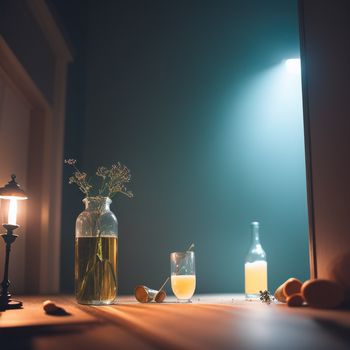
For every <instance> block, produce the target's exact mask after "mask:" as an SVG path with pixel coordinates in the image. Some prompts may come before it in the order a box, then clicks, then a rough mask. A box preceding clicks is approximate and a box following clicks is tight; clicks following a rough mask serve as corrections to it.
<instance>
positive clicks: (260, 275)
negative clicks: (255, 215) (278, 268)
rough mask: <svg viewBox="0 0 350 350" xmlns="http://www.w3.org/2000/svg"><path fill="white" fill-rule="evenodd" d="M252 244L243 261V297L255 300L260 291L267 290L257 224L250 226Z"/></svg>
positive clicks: (265, 264) (264, 258)
mask: <svg viewBox="0 0 350 350" xmlns="http://www.w3.org/2000/svg"><path fill="white" fill-rule="evenodd" d="M250 225H251V232H252V243H251V246H250V249H249V252H248V254H247V257H246V259H245V265H244V272H245V295H246V298H257V297H259V296H260V293H259V292H260V291H264V290H267V261H266V254H265V251H264V249H263V248H262V246H261V244H260V239H259V223H258V222H257V221H253V222H252V223H251V224H250Z"/></svg>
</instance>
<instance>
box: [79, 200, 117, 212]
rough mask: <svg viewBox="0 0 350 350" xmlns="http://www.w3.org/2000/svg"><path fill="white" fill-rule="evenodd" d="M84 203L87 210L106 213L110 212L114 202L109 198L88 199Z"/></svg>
mask: <svg viewBox="0 0 350 350" xmlns="http://www.w3.org/2000/svg"><path fill="white" fill-rule="evenodd" d="M83 202H84V204H85V210H88V211H99V212H105V211H109V210H110V205H111V203H112V200H111V199H110V198H109V197H86V198H84V199H83Z"/></svg>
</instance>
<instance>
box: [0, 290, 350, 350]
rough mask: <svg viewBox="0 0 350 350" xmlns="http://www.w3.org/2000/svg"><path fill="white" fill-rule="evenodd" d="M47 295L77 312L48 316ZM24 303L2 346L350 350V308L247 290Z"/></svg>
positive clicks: (9, 321)
mask: <svg viewBox="0 0 350 350" xmlns="http://www.w3.org/2000/svg"><path fill="white" fill-rule="evenodd" d="M46 299H51V300H54V301H55V302H56V303H57V304H58V305H60V306H62V307H64V308H65V309H67V311H68V312H69V313H70V315H69V316H64V317H62V316H49V315H46V314H45V313H44V312H43V310H42V302H43V301H44V300H46ZM22 300H23V301H24V308H23V309H22V310H8V311H6V312H2V313H0V344H1V349H3V348H4V349H6V350H11V349H21V350H25V349H31V350H51V349H52V350H56V349H57V350H62V349H64V350H71V349H81V350H90V349H94V350H96V349H103V350H109V349H281V350H282V349H332V350H333V349H350V311H349V310H332V311H331V310H315V309H311V308H308V307H301V308H289V307H287V306H286V305H284V304H270V305H267V304H263V303H261V302H260V301H246V300H244V297H243V296H241V295H197V296H195V297H194V298H193V303H191V304H178V303H176V302H175V300H174V299H172V298H168V299H167V302H165V303H162V304H156V303H152V304H140V303H137V302H136V301H135V299H134V298H133V297H120V298H119V300H118V303H117V304H116V305H111V306H85V305H78V304H76V303H75V301H74V298H73V297H71V296H49V297H48V296H27V297H23V298H22ZM5 345H6V348H5Z"/></svg>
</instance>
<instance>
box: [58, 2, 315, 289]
mask: <svg viewBox="0 0 350 350" xmlns="http://www.w3.org/2000/svg"><path fill="white" fill-rule="evenodd" d="M83 4H84V5H83ZM88 4H89V6H88V10H87V12H88V13H87V27H86V28H87V35H86V39H87V41H86V44H84V45H82V48H81V49H83V50H84V59H85V60H86V67H85V70H84V72H85V73H84V78H85V84H84V89H86V91H85V103H84V109H83V111H76V112H77V114H76V115H74V116H73V115H72V108H74V107H72V104H69V105H68V118H78V119H79V118H80V119H79V120H80V121H81V122H82V123H83V124H84V128H82V129H81V130H80V129H79V128H77V127H75V129H74V130H75V132H74V133H73V132H72V129H70V127H71V126H70V125H71V123H72V121H69V120H67V141H66V145H67V147H66V157H74V156H75V154H74V152H71V150H74V149H75V147H76V146H77V144H78V143H79V144H80V145H82V148H81V152H80V154H78V155H79V156H80V157H79V161H80V164H81V165H82V167H84V168H85V169H86V170H88V171H90V172H93V171H94V169H95V168H96V167H97V166H98V165H102V164H105V165H110V164H111V163H112V162H115V161H118V160H119V161H121V162H123V163H125V164H126V165H127V166H128V167H129V168H130V169H131V171H132V175H133V182H132V185H131V188H132V190H133V191H134V193H135V198H134V199H132V200H129V199H127V198H123V197H119V198H118V199H116V200H115V201H114V202H113V209H114V211H115V213H116V215H117V217H118V219H119V226H120V241H119V243H120V245H119V248H120V256H119V262H120V268H119V281H120V291H121V293H132V290H133V288H134V287H135V286H136V285H137V284H140V283H144V284H147V285H150V286H152V287H157V286H158V285H160V284H161V282H162V280H163V279H164V278H165V277H166V276H167V274H168V273H169V253H170V252H171V251H174V250H182V249H185V248H186V247H187V246H188V245H189V244H190V243H191V242H194V243H195V245H196V249H195V250H196V257H197V276H198V287H197V291H198V292H241V291H243V281H244V277H243V266H244V258H245V255H246V253H247V251H248V248H249V245H250V233H249V222H250V221H252V220H259V221H260V222H261V226H262V232H261V239H262V244H263V246H264V248H265V250H266V252H267V255H268V262H269V282H270V288H271V289H273V288H274V287H275V286H276V285H277V284H278V283H280V282H281V281H282V280H283V279H285V278H287V277H288V276H291V275H293V276H296V277H299V278H302V279H305V278H307V276H308V270H309V268H308V248H307V239H308V238H307V210H306V191H305V168H304V145H303V126H302V112H301V97H300V77H297V78H295V77H294V78H291V77H290V76H287V75H286V74H287V73H286V72H285V69H284V66H283V65H282V60H283V59H285V58H289V57H297V56H298V55H299V38H298V22H297V8H296V2H295V1H283V2H282V1H277V0H275V1H272V0H269V1H252V0H250V1H224V0H221V1H216V2H213V1H175V2H174V1H152V2H150V1H140V0H139V1H90V2H89V3H88ZM81 7H85V8H86V5H85V2H82V5H81ZM67 8H68V10H67ZM65 11H66V13H69V6H67V7H65V8H63V9H62V13H64V12H65ZM73 27H74V26H73ZM75 30H77V29H76V28H75ZM74 65H75V68H73V69H72V71H71V74H72V75H74V74H75V73H74V71H75V70H78V69H80V68H81V67H79V66H78V65H77V64H76V63H75V64H74ZM77 79H78V78H77V77H75V78H73V79H72V80H71V83H70V84H71V85H70V89H69V99H70V100H72V99H73V98H74V96H75V94H76V93H77V91H75V90H72V85H73V84H77V81H76V80H77ZM72 103H73V102H72ZM73 105H74V103H73ZM78 116H79V117H78ZM73 128H74V126H73ZM82 133H83V135H84V139H83V140H82V139H81V135H82ZM68 138H71V141H69V140H68ZM65 187H66V189H65V191H66V192H65V197H64V200H65V204H64V209H63V215H64V218H63V220H64V225H63V232H62V234H63V236H62V244H63V246H62V252H63V255H62V288H63V289H64V290H69V289H71V288H72V277H73V273H72V271H73V270H72V269H73V255H72V246H71V245H70V246H69V244H72V242H73V240H72V238H73V231H74V222H73V218H72V217H73V216H77V215H78V212H79V211H78V210H76V209H77V202H74V203H73V201H71V200H69V197H68V191H70V192H71V193H73V192H74V191H76V189H75V188H68V185H67V184H66V183H65ZM82 209H83V206H82V205H81V206H80V209H79V210H82ZM67 218H69V220H68V219H67ZM296 257H297V258H296Z"/></svg>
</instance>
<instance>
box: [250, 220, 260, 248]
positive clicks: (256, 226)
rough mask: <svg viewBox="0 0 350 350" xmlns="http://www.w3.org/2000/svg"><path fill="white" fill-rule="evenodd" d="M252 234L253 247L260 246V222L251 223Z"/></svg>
mask: <svg viewBox="0 0 350 350" xmlns="http://www.w3.org/2000/svg"><path fill="white" fill-rule="evenodd" d="M251 232H252V245H256V244H260V239H259V223H258V222H256V221H254V222H252V223H251Z"/></svg>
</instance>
